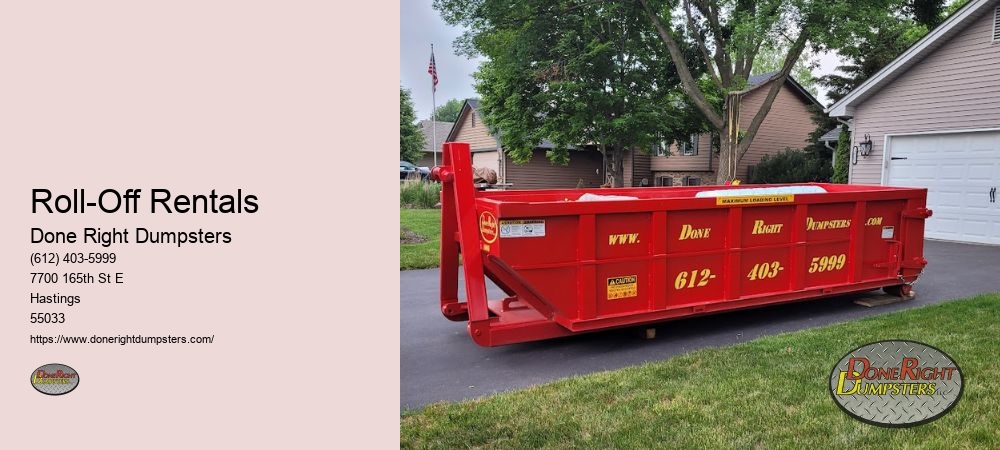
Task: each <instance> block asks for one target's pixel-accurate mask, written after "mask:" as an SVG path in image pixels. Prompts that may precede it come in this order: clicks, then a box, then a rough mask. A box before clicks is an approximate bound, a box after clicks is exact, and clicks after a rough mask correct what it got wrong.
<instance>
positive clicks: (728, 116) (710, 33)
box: [634, 0, 892, 182]
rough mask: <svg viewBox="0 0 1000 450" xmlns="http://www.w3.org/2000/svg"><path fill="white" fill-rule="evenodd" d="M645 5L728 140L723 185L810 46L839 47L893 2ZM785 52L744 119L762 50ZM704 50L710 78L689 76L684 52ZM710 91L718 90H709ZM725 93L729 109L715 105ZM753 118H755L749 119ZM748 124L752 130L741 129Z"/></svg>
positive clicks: (698, 100)
mask: <svg viewBox="0 0 1000 450" xmlns="http://www.w3.org/2000/svg"><path fill="white" fill-rule="evenodd" d="M634 1H638V2H639V3H640V4H641V5H642V7H643V10H644V11H645V13H646V16H647V17H648V19H649V20H650V21H651V22H652V26H653V27H654V28H655V29H656V31H657V33H658V34H659V35H660V38H661V39H662V41H663V44H664V45H665V46H666V47H667V49H668V50H669V52H670V56H671V58H672V59H673V61H674V62H675V63H676V65H677V69H678V73H679V75H680V78H681V81H682V86H683V87H684V92H685V93H686V94H687V95H688V97H689V98H690V99H691V101H692V103H693V104H694V105H695V106H696V107H697V108H698V110H699V111H700V112H701V113H702V114H703V115H704V116H705V118H706V119H707V120H708V121H709V122H710V123H711V124H712V127H713V128H714V129H715V130H716V131H717V132H718V133H719V135H720V136H721V139H720V141H721V142H720V149H721V152H720V161H719V171H718V181H719V182H723V181H726V180H731V179H733V178H734V177H735V175H736V167H737V164H738V163H739V160H740V159H741V158H742V157H743V155H744V154H745V153H746V151H747V150H748V149H749V147H750V144H751V143H752V142H753V140H754V137H755V136H756V134H757V131H758V130H759V129H760V126H761V123H763V121H764V118H765V117H766V116H767V114H768V112H769V111H770V110H771V106H772V104H773V103H774V99H775V98H776V97H777V95H778V92H779V90H780V88H781V86H782V85H783V84H784V82H785V79H786V78H787V77H788V74H789V73H790V72H791V71H792V69H793V67H794V66H795V63H796V62H797V61H798V60H799V58H800V56H801V55H802V52H803V51H804V50H805V49H806V48H811V49H812V50H813V51H817V52H818V51H824V50H826V49H828V48H831V47H833V48H836V47H839V46H841V45H842V43H843V42H845V41H847V40H849V39H851V38H852V36H853V32H854V31H855V30H857V29H861V28H864V27H867V26H869V23H868V20H869V18H870V17H871V16H872V14H874V13H878V12H880V11H882V10H883V9H884V8H885V7H886V6H887V5H889V4H890V3H892V2H891V1H889V0H866V1H864V2H858V1H850V0H760V1H754V0H681V1H680V2H679V4H678V2H669V1H667V2H664V1H658V0H634ZM767 45H770V46H773V47H775V48H784V49H787V50H785V54H784V57H783V58H782V63H781V67H780V70H779V72H778V74H777V75H776V76H775V77H774V83H772V84H771V86H770V88H769V89H768V91H767V95H766V97H765V99H764V101H763V103H762V104H761V105H760V107H759V108H758V109H757V110H756V111H745V112H747V113H749V115H750V116H751V117H742V118H739V117H738V115H737V114H736V113H737V112H739V111H740V109H739V100H740V97H741V94H742V93H743V91H744V90H745V89H746V87H747V86H746V83H747V78H748V77H749V76H750V73H751V70H752V68H753V67H754V62H755V61H756V59H757V57H758V55H759V53H760V51H761V49H762V48H764V47H765V46H767ZM689 46H694V47H695V48H697V50H698V53H699V55H700V56H701V58H702V60H703V62H704V65H705V67H707V68H708V70H707V80H708V81H709V82H708V83H706V82H705V80H704V79H702V78H699V76H698V73H697V72H695V71H693V70H690V68H689V67H688V65H687V63H686V58H685V56H684V49H685V48H688V47H689ZM706 87H711V88H712V89H711V91H709V90H706ZM712 92H723V93H724V95H725V99H724V102H723V106H722V108H721V109H720V108H718V107H717V106H716V105H714V104H713V102H711V101H710V98H711V95H710V94H711V93H712ZM747 119H749V120H747ZM737 120H738V121H739V123H744V124H748V125H747V127H746V130H745V131H741V130H740V128H739V127H737V126H736V123H737Z"/></svg>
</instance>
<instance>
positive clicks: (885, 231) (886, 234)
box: [882, 227, 895, 239]
mask: <svg viewBox="0 0 1000 450" xmlns="http://www.w3.org/2000/svg"><path fill="white" fill-rule="evenodd" d="M894 232H895V228H893V227H882V239H892V236H893V234H894Z"/></svg>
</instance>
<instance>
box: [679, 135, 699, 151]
mask: <svg viewBox="0 0 1000 450" xmlns="http://www.w3.org/2000/svg"><path fill="white" fill-rule="evenodd" d="M677 149H678V153H680V154H681V155H682V156H697V155H698V135H697V134H692V135H691V137H690V138H689V139H688V140H687V141H685V142H679V143H678V144H677Z"/></svg>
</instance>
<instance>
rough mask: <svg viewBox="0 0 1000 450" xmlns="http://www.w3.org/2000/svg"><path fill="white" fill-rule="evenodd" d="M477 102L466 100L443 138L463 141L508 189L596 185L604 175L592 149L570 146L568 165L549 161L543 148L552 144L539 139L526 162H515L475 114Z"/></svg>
mask: <svg viewBox="0 0 1000 450" xmlns="http://www.w3.org/2000/svg"><path fill="white" fill-rule="evenodd" d="M478 108H479V102H478V101H476V100H466V101H465V104H464V105H463V106H462V112H461V113H459V115H458V121H457V122H455V124H454V125H453V126H452V128H451V130H450V131H449V132H448V134H447V137H446V138H445V140H444V141H445V142H467V143H468V144H469V149H470V151H471V152H472V165H473V166H474V167H480V168H482V167H488V168H491V169H493V170H495V171H496V173H497V179H498V182H500V183H505V184H509V185H510V187H509V188H510V189H553V188H576V187H598V186H600V185H601V182H602V181H603V179H604V171H603V170H602V167H603V161H604V157H603V155H602V154H601V153H600V152H598V151H596V150H592V149H587V150H570V158H569V165H567V166H561V165H555V164H552V163H550V162H549V160H548V159H547V158H546V157H545V151H546V150H547V149H551V148H552V144H551V143H548V142H542V143H540V144H539V146H538V147H537V148H535V150H534V154H533V155H532V157H531V160H530V161H529V162H527V163H526V164H516V163H514V161H513V160H511V159H510V157H508V156H507V155H506V154H505V153H504V152H502V151H500V146H499V144H498V140H497V137H496V136H494V135H493V134H492V133H491V132H490V129H489V127H487V126H486V125H485V124H484V123H483V120H482V116H480V115H479V111H478Z"/></svg>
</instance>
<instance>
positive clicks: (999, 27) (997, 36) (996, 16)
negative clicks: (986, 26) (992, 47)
mask: <svg viewBox="0 0 1000 450" xmlns="http://www.w3.org/2000/svg"><path fill="white" fill-rule="evenodd" d="M993 42H994V43H997V42H1000V6H998V7H997V8H996V9H994V10H993Z"/></svg>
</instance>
